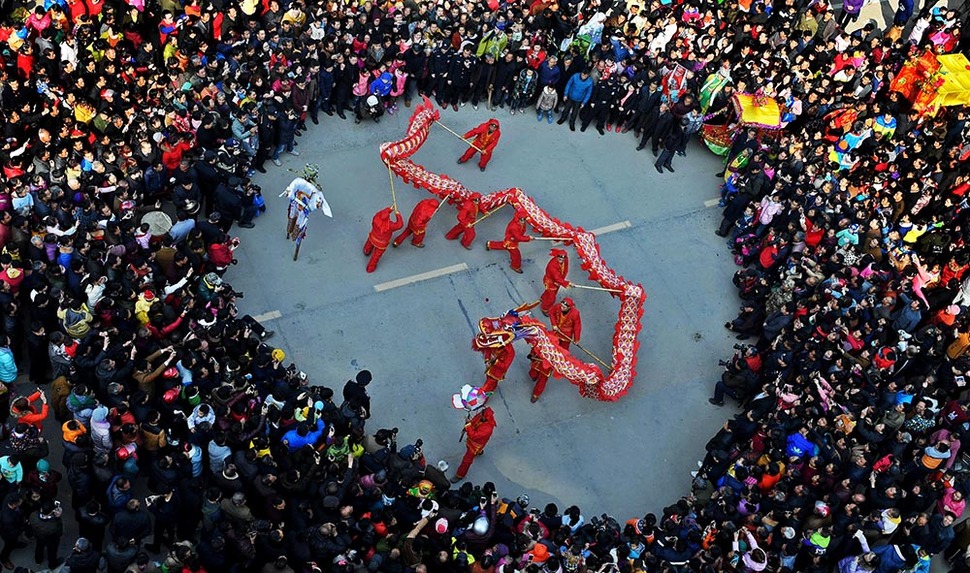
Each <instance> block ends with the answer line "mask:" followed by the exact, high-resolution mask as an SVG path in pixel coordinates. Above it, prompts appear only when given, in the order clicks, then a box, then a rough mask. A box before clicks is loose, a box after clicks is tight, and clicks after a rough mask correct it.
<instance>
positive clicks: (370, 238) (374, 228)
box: [364, 207, 404, 273]
mask: <svg viewBox="0 0 970 573" xmlns="http://www.w3.org/2000/svg"><path fill="white" fill-rule="evenodd" d="M392 210H394V209H393V207H387V208H385V209H381V210H380V211H378V212H377V213H375V214H374V218H373V219H372V220H371V228H370V234H369V235H367V242H365V243H364V254H365V255H369V256H370V260H368V261H367V272H369V273H372V272H374V271H375V270H376V269H377V263H378V261H380V260H381V257H382V256H383V255H384V251H386V250H387V245H389V244H390V242H391V237H393V236H394V231H397V230H398V229H400V228H401V227H403V226H404V220H403V219H402V218H401V214H400V213H398V212H397V210H394V213H393V217H392V214H391V211H392Z"/></svg>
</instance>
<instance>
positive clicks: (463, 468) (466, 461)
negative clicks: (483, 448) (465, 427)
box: [455, 448, 479, 478]
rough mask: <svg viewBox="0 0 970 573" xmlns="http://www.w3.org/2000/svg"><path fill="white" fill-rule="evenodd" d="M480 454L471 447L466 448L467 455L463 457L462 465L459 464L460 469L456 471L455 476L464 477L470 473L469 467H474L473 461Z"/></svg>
mask: <svg viewBox="0 0 970 573" xmlns="http://www.w3.org/2000/svg"><path fill="white" fill-rule="evenodd" d="M478 455H479V454H476V453H475V452H473V451H472V450H471V448H466V449H465V455H464V456H463V457H462V458H461V465H459V466H458V471H456V472H455V476H456V477H459V478H463V477H465V476H466V475H468V468H470V467H472V462H474V461H475V458H476V457H477V456H478Z"/></svg>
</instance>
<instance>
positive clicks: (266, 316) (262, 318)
mask: <svg viewBox="0 0 970 573" xmlns="http://www.w3.org/2000/svg"><path fill="white" fill-rule="evenodd" d="M281 316H283V314H282V313H281V312H280V311H278V310H271V311H269V312H264V313H263V314H257V315H256V316H254V317H253V320H255V321H256V322H266V321H268V320H275V319H277V318H279V317H281Z"/></svg>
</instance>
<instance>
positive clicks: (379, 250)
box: [364, 239, 387, 273]
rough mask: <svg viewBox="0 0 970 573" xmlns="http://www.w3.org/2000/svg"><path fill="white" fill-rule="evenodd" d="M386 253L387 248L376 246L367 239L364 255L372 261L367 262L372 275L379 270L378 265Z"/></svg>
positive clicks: (368, 270)
mask: <svg viewBox="0 0 970 573" xmlns="http://www.w3.org/2000/svg"><path fill="white" fill-rule="evenodd" d="M385 251H387V247H386V246H384V247H378V246H375V245H374V243H372V242H371V241H370V239H367V242H366V243H364V254H365V255H369V256H370V259H369V260H368V261H367V272H369V273H372V272H374V271H376V270H377V263H378V262H380V260H381V257H383V256H384V252H385Z"/></svg>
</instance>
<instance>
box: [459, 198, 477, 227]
mask: <svg viewBox="0 0 970 573" xmlns="http://www.w3.org/2000/svg"><path fill="white" fill-rule="evenodd" d="M477 219H478V203H475V202H474V201H472V200H471V199H466V200H465V201H464V202H463V203H462V204H461V208H460V209H458V223H459V224H461V226H462V227H471V226H472V223H474V222H475V221H476V220H477Z"/></svg>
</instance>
